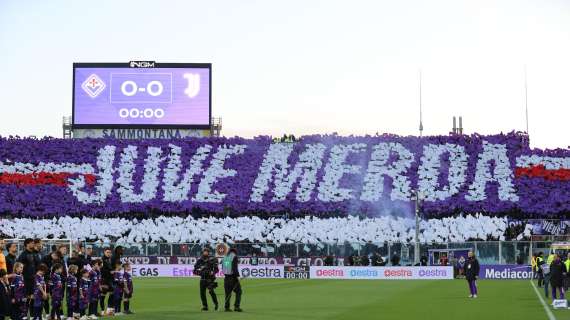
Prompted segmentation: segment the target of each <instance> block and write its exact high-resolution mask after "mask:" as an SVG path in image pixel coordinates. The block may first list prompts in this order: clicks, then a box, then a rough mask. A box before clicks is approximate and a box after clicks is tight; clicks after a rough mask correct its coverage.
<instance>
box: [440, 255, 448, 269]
mask: <svg viewBox="0 0 570 320" xmlns="http://www.w3.org/2000/svg"><path fill="white" fill-rule="evenodd" d="M448 262H449V260H448V258H447V253H442V255H441V257H439V265H440V266H447V265H448Z"/></svg>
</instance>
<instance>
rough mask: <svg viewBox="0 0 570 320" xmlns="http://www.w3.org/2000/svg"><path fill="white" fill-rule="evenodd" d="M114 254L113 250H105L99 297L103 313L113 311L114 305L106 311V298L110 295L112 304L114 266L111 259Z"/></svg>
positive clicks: (109, 304) (110, 304) (108, 306)
mask: <svg viewBox="0 0 570 320" xmlns="http://www.w3.org/2000/svg"><path fill="white" fill-rule="evenodd" d="M112 255H113V252H112V251H111V248H105V250H103V258H102V259H101V261H102V262H103V267H102V268H101V295H100V296H99V306H100V307H101V313H108V312H110V311H111V309H112V306H113V304H112V303H108V305H107V311H105V296H106V295H107V294H108V293H109V301H110V302H111V299H112V296H113V273H112V272H113V265H112V264H111V257H112Z"/></svg>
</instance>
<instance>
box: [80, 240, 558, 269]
mask: <svg viewBox="0 0 570 320" xmlns="http://www.w3.org/2000/svg"><path fill="white" fill-rule="evenodd" d="M551 243H552V241H551V240H547V241H538V242H532V241H473V242H451V243H437V244H421V245H420V254H421V255H422V256H424V255H425V256H427V255H428V250H429V249H454V248H468V249H472V250H474V251H475V253H476V254H477V256H478V258H479V261H480V262H481V263H482V264H528V263H529V261H530V255H531V254H532V253H533V252H538V251H543V252H548V248H549V247H550V244H551ZM83 244H84V245H86V246H91V247H92V248H93V250H94V253H95V254H96V255H101V254H102V252H103V249H104V248H106V247H113V246H115V245H121V246H122V247H123V248H124V254H125V256H162V257H164V256H172V257H198V256H199V255H200V253H201V251H202V249H203V248H205V247H208V248H215V247H216V245H217V243H207V244H206V243H203V244H197V243H133V244H125V243H120V244H108V243H107V244H104V243H100V242H95V243H88V242H85V243H83ZM229 245H230V246H232V247H235V248H237V250H238V252H239V253H240V255H243V256H250V255H252V254H253V253H254V252H255V253H256V254H257V255H258V256H262V257H269V258H270V257H289V258H310V257H326V256H329V255H330V256H336V257H348V256H350V255H358V256H364V255H370V254H373V253H375V252H377V253H378V254H380V255H381V256H383V257H388V258H389V257H391V256H393V255H394V254H397V255H398V256H399V257H400V258H401V263H402V264H403V265H405V264H411V263H412V262H413V261H414V244H413V243H366V244H362V243H344V244H327V243H318V244H302V243H291V244H273V243H234V244H229Z"/></svg>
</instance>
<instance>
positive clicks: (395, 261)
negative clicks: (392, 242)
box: [390, 253, 400, 266]
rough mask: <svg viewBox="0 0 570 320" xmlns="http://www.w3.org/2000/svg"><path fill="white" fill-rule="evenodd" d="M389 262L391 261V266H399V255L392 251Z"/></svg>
mask: <svg viewBox="0 0 570 320" xmlns="http://www.w3.org/2000/svg"><path fill="white" fill-rule="evenodd" d="M390 262H391V263H392V265H393V266H400V256H398V255H397V254H395V253H394V255H393V256H392V259H390Z"/></svg>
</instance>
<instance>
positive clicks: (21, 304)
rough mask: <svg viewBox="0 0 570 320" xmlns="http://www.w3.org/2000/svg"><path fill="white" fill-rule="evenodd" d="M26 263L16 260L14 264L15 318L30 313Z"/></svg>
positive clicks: (18, 319)
mask: <svg viewBox="0 0 570 320" xmlns="http://www.w3.org/2000/svg"><path fill="white" fill-rule="evenodd" d="M23 271H24V264H23V263H21V262H16V263H15V264H14V274H15V275H14V277H13V278H12V292H13V295H14V308H13V309H12V312H13V314H14V319H15V320H20V319H22V318H23V317H26V316H27V315H28V307H27V303H26V301H27V299H26V285H25V282H24V276H23V275H22V272H23Z"/></svg>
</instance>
